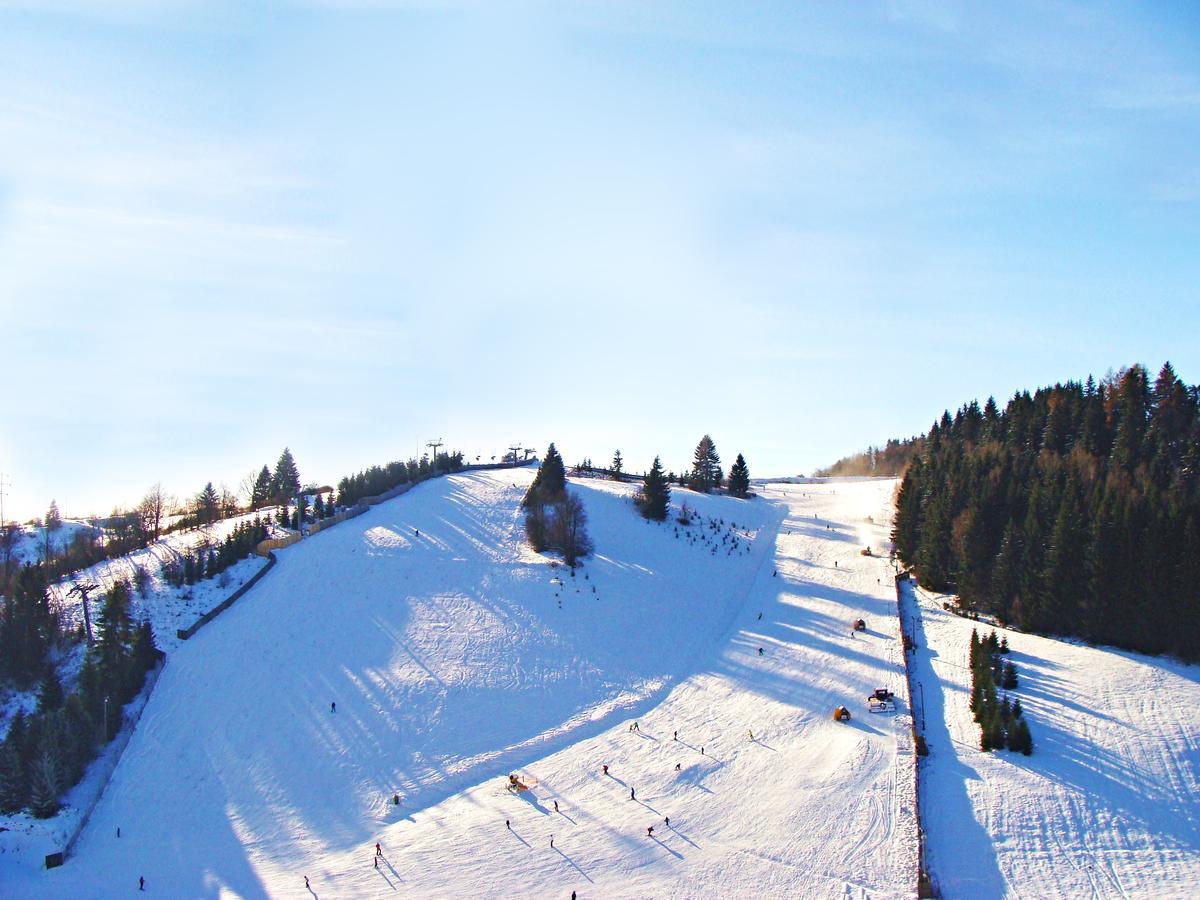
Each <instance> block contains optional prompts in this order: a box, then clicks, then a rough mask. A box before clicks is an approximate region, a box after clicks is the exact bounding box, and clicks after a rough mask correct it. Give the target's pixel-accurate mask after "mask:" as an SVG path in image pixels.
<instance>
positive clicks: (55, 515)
mask: <svg viewBox="0 0 1200 900" xmlns="http://www.w3.org/2000/svg"><path fill="white" fill-rule="evenodd" d="M60 528H62V515H60V514H59V512H58V501H57V500H51V501H50V508H49V509H48V510H46V530H47V531H58V529H60Z"/></svg>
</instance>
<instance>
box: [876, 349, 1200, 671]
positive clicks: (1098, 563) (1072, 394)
mask: <svg viewBox="0 0 1200 900" xmlns="http://www.w3.org/2000/svg"><path fill="white" fill-rule="evenodd" d="M893 538H894V540H895V545H896V551H897V553H898V554H899V556H900V558H901V559H902V560H903V561H904V562H905V563H907V564H909V565H911V566H912V567H913V568H915V569H916V571H917V574H918V576H919V577H920V580H921V582H922V584H924V585H926V586H928V587H930V588H932V589H934V590H956V591H957V593H958V595H959V598H960V600H959V602H960V603H961V604H962V605H963V606H965V607H967V608H980V609H985V610H990V611H991V612H993V613H994V614H995V615H996V616H997V617H998V618H999V619H1000V621H1002V622H1006V623H1008V622H1011V623H1015V624H1016V625H1017V626H1019V627H1020V628H1022V629H1024V630H1029V631H1041V632H1048V633H1055V634H1063V635H1076V636H1079V637H1082V638H1085V639H1087V640H1089V641H1092V642H1095V643H1104V644H1112V645H1116V646H1120V647H1125V648H1129V649H1132V650H1139V651H1142V652H1148V653H1163V652H1169V653H1173V654H1176V655H1178V656H1180V657H1182V658H1184V659H1188V660H1196V659H1200V388H1197V387H1195V386H1192V387H1188V386H1186V385H1185V384H1184V383H1183V382H1182V381H1181V380H1180V379H1179V378H1178V377H1177V376H1176V374H1175V372H1174V370H1173V369H1172V368H1171V365H1170V364H1169V363H1168V364H1165V365H1164V366H1163V367H1162V369H1161V370H1160V372H1159V374H1158V377H1157V378H1156V379H1155V380H1154V381H1153V383H1151V380H1150V378H1149V376H1148V374H1147V372H1146V370H1145V369H1144V368H1143V367H1142V366H1140V365H1137V366H1133V367H1132V368H1130V369H1126V370H1123V371H1121V372H1120V373H1117V374H1115V375H1110V376H1109V377H1107V378H1105V379H1104V380H1103V381H1101V382H1099V383H1097V382H1096V381H1094V380H1093V379H1092V378H1090V377H1089V378H1088V379H1087V381H1086V382H1084V383H1082V384H1080V383H1078V382H1068V383H1066V384H1058V385H1055V386H1054V387H1052V388H1043V389H1041V390H1038V391H1037V392H1036V393H1035V394H1034V395H1033V396H1030V395H1029V393H1028V392H1021V393H1018V394H1016V395H1015V396H1014V397H1013V398H1012V399H1011V400H1010V401H1009V402H1008V404H1007V407H1006V408H1005V409H1004V410H1003V411H1001V410H999V409H998V408H997V406H996V403H995V402H994V401H993V400H992V399H990V398H989V399H988V401H987V403H986V404H985V405H984V407H983V408H982V409H980V407H979V405H978V403H975V402H972V403H969V404H967V405H966V406H964V407H962V408H961V409H960V410H959V411H958V412H957V413H956V414H955V415H954V416H953V417H951V416H950V414H949V413H948V412H947V413H945V414H944V415H943V416H942V418H941V419H940V420H939V421H938V422H936V423H935V424H934V425H933V427H932V428H931V429H930V431H929V433H928V434H927V435H926V436H925V437H924V439H923V440H922V441H921V446H920V452H919V454H918V455H917V456H916V457H914V459H913V460H912V462H911V464H910V465H909V468H908V470H907V471H906V472H905V475H904V478H903V479H902V481H901V484H900V487H899V491H898V493H897V499H896V519H895V527H894V530H893Z"/></svg>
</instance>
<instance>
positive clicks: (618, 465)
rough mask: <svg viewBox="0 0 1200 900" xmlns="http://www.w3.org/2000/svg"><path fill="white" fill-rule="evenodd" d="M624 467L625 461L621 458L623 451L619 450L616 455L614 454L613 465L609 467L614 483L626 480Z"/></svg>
mask: <svg viewBox="0 0 1200 900" xmlns="http://www.w3.org/2000/svg"><path fill="white" fill-rule="evenodd" d="M624 466H625V461H624V460H623V459H622V458H621V451H620V450H618V451H617V452H616V453H614V454H613V458H612V464H611V465H610V467H609V468H610V470H611V472H612V480H613V481H624V480H625V478H624Z"/></svg>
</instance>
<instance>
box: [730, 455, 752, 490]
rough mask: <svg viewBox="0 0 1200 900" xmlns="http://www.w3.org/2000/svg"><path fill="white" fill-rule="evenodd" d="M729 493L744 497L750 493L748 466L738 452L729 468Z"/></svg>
mask: <svg viewBox="0 0 1200 900" xmlns="http://www.w3.org/2000/svg"><path fill="white" fill-rule="evenodd" d="M729 493H730V494H732V495H733V496H734V497H745V496H746V495H747V494H748V493H750V468H749V466H747V465H746V460H745V458H744V457H743V456H742V454H740V453H739V454H738V455H737V460H735V461H734V464H733V467H732V468H731V469H730V470H729Z"/></svg>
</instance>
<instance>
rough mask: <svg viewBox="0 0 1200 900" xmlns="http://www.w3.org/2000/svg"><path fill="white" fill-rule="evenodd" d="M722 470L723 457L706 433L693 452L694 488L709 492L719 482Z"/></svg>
mask: <svg viewBox="0 0 1200 900" xmlns="http://www.w3.org/2000/svg"><path fill="white" fill-rule="evenodd" d="M720 470H721V457H720V456H719V455H718V454H717V445H716V444H715V443H713V439H712V438H711V437H709V436H708V435H707V434H706V435H704V437H702V438H700V443H698V444H697V445H696V450H695V452H694V453H693V454H692V474H691V479H690V480H691V487H692V489H693V490H696V491H700V492H701V493H705V494H707V493H708V492H709V491H711V490H712V489H713V488H714V487H716V486H717V484H718V483H719V480H720Z"/></svg>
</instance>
